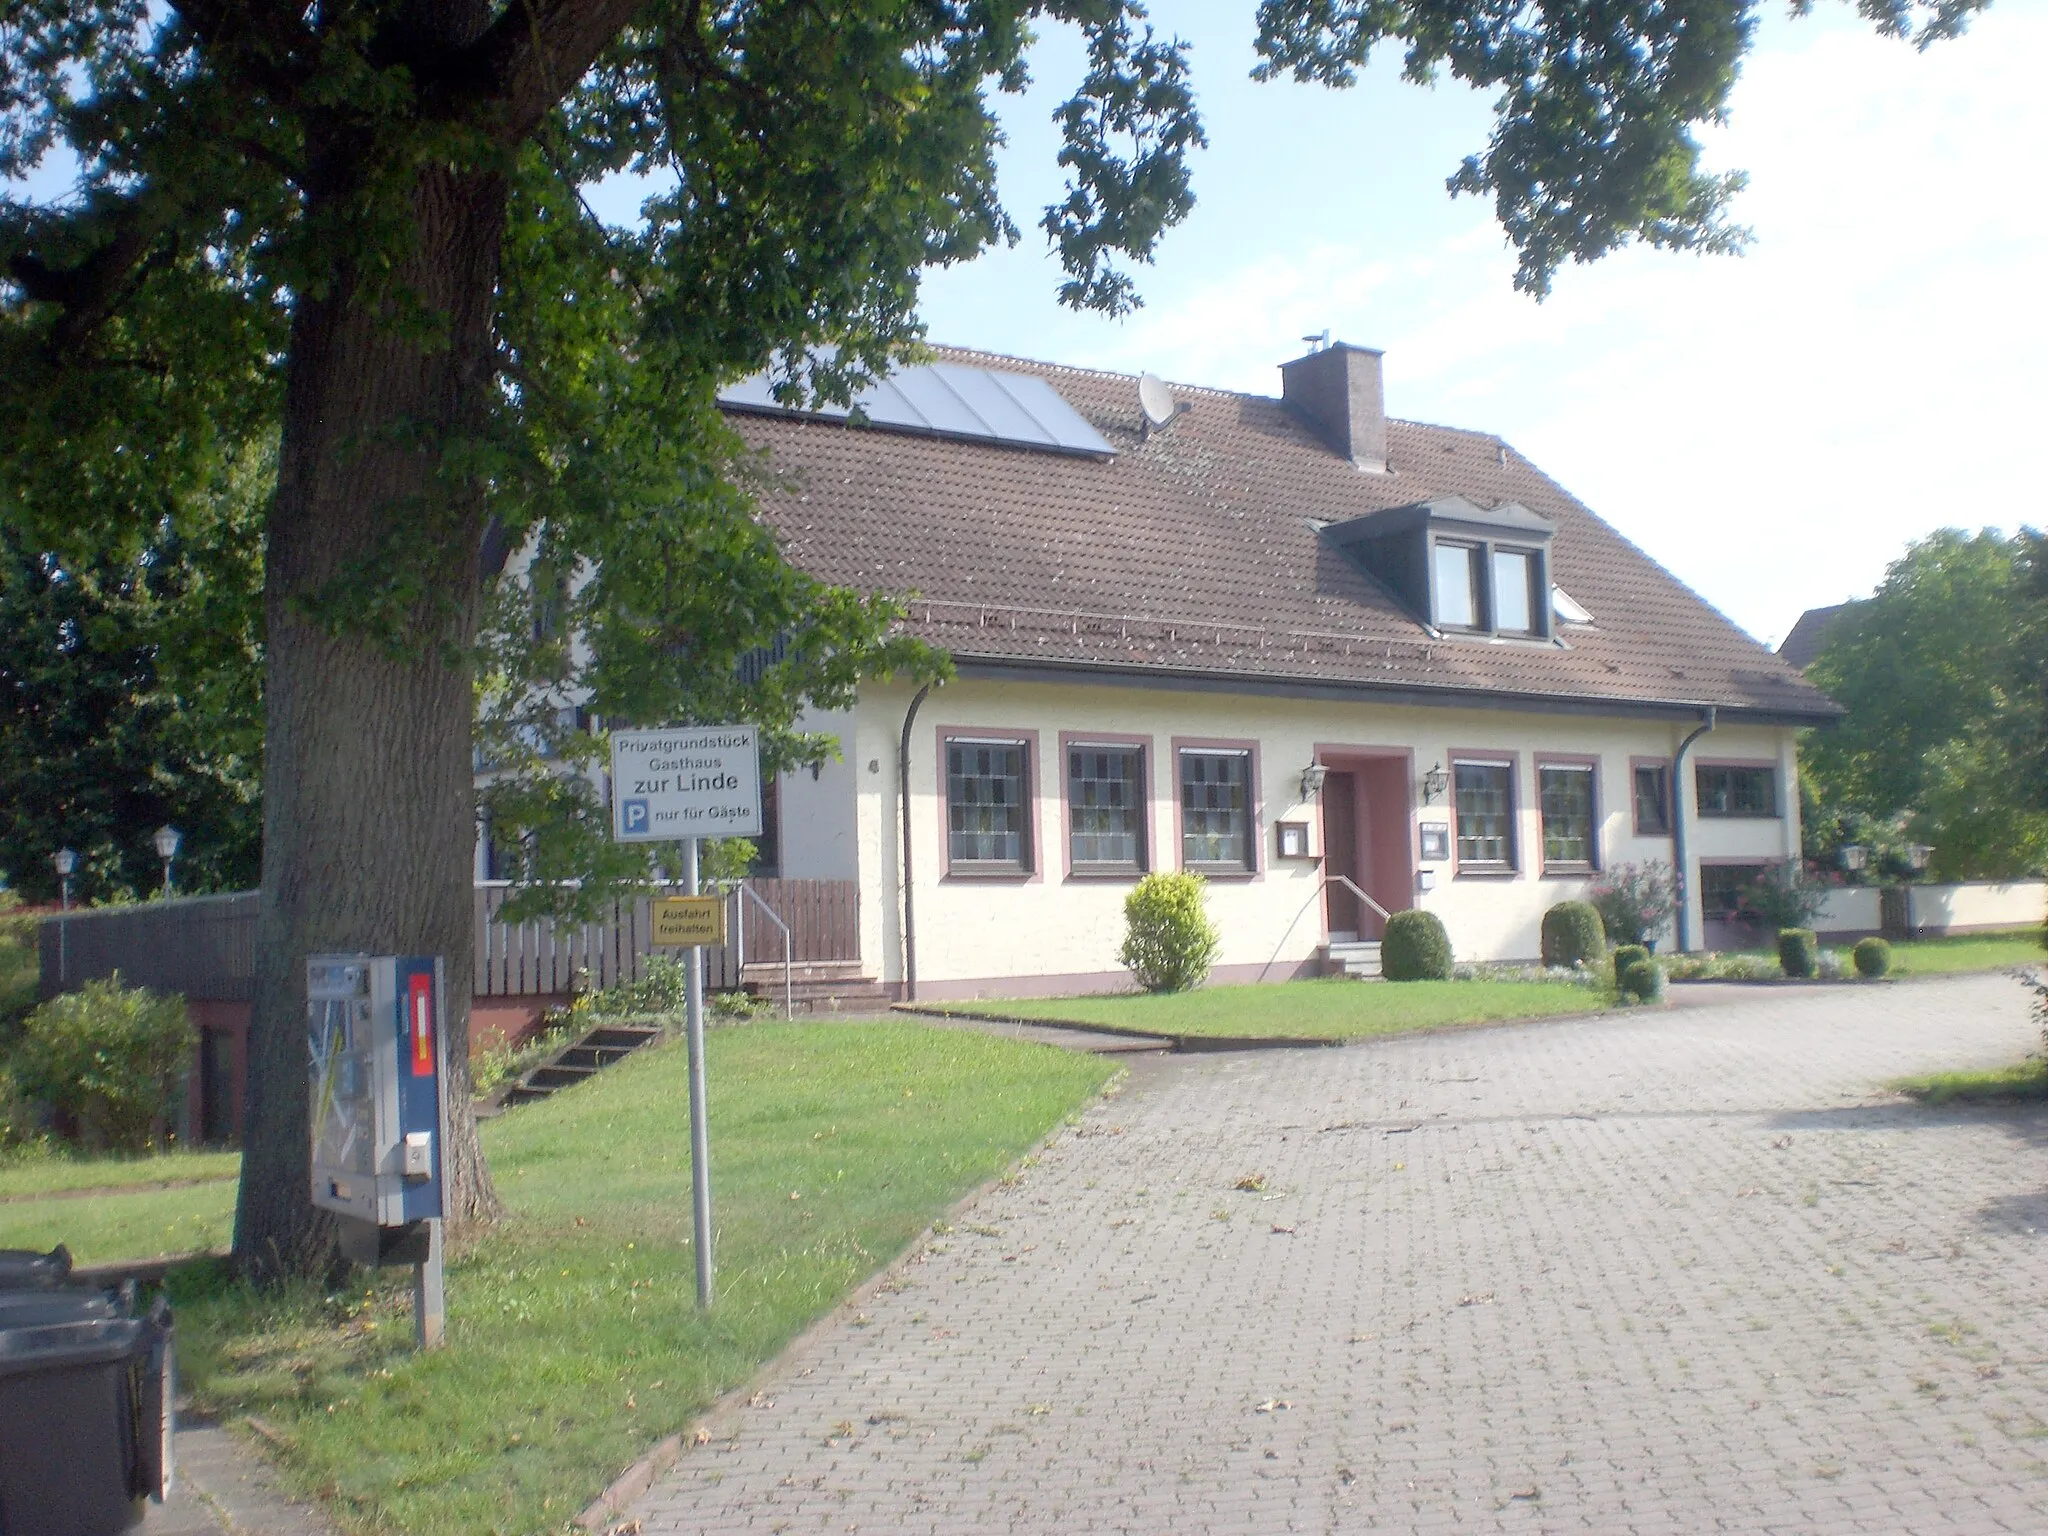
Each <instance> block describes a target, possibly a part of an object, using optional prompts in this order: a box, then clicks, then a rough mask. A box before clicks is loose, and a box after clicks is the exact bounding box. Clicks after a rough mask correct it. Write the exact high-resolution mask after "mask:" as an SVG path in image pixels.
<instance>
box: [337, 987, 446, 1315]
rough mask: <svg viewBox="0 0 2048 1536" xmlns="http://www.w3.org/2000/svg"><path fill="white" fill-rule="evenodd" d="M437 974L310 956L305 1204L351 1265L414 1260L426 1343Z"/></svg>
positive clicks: (440, 1121) (434, 1275) (435, 1148)
mask: <svg viewBox="0 0 2048 1536" xmlns="http://www.w3.org/2000/svg"><path fill="white" fill-rule="evenodd" d="M443 979H444V978H443V973H442V964H441V961H440V960H439V959H438V958H436V957H434V956H428V955H312V956H309V957H307V960H306V1045H307V1050H308V1055H309V1066H310V1076H309V1080H308V1085H309V1089H310V1092H311V1095H312V1099H311V1104H310V1109H311V1126H312V1136H313V1190H312V1194H313V1203H314V1204H315V1205H317V1206H319V1207H321V1208H322V1209H324V1210H329V1211H332V1212H334V1214H335V1218H336V1223H337V1226H338V1229H339V1233H340V1239H341V1251H342V1252H343V1253H344V1254H346V1255H347V1256H348V1257H349V1258H351V1259H353V1260H355V1261H356V1262H357V1263H359V1264H370V1265H376V1264H411V1265H414V1266H416V1268H417V1270H418V1273H417V1275H416V1280H415V1287H414V1292H415V1300H416V1302H417V1307H418V1317H417V1321H418V1333H419V1338H420V1343H421V1344H422V1345H427V1344H433V1343H437V1342H439V1339H440V1332H441V1216H442V1193H441V1192H442V1149H443V1143H444V1141H445V1135H446V1130H447V1117H446V1114H445V1112H444V1106H443V1102H442V1095H441V1085H442V1081H443V1078H444V1075H445V1074H444V1072H443V1066H444V1061H443V1054H442V1051H443V1048H442V1037H443V1025H444V1022H445V1020H444V1013H445V1004H444V1001H443Z"/></svg>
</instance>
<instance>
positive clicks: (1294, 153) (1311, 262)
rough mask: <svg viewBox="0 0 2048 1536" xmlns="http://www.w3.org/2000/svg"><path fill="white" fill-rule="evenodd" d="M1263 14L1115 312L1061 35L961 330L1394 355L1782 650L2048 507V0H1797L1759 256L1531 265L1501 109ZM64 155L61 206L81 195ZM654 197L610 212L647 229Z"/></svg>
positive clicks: (1237, 357)
mask: <svg viewBox="0 0 2048 1536" xmlns="http://www.w3.org/2000/svg"><path fill="white" fill-rule="evenodd" d="M1254 10H1255V6H1254V5H1253V3H1252V0H1154V12H1155V21H1156V23H1157V24H1158V26H1159V27H1160V28H1161V30H1164V31H1174V32H1178V34H1179V35H1181V36H1183V37H1185V38H1186V39H1187V40H1188V41H1189V42H1190V43H1191V44H1192V45H1193V63H1194V72H1195V83H1196V88H1197V91H1198V94H1199V97H1200V105H1201V109H1202V112H1203V115H1204V119H1205V122H1206V125H1207V128H1208V132H1209V138H1210V148H1209V149H1208V150H1207V151H1206V152H1203V153H1201V154H1199V155H1198V156H1197V157H1196V162H1195V191H1196V195H1197V197H1198V199H1199V203H1198V205H1197V207H1196V209H1195V211H1194V214H1193V215H1192V216H1191V217H1190V218H1189V219H1188V220H1187V221H1186V222H1185V223H1184V224H1182V225H1181V226H1179V227H1178V228H1176V229H1174V230H1172V231H1170V232H1169V233H1168V235H1167V237H1166V239H1165V242H1164V244H1163V245H1162V247H1161V249H1160V251H1159V254H1158V259H1157V261H1156V263H1155V264H1154V265H1152V266H1150V267H1146V268H1143V269H1141V270H1140V271H1139V273H1138V274H1137V275H1138V278H1139V283H1140V290H1141V292H1142V294H1143V296H1144V299H1145V306H1144V308H1143V309H1141V310H1140V311H1138V312H1137V313H1136V314H1135V315H1133V316H1130V317H1128V318H1125V319H1122V320H1110V319H1105V318H1103V317H1100V316H1095V315H1076V314H1073V313H1071V312H1070V311H1067V310H1065V309H1062V308H1061V307H1060V306H1059V304H1058V303H1057V301H1056V299H1055V292H1056V289H1057V287H1058V284H1059V280H1060V273H1059V271H1058V267H1057V264H1056V263H1055V262H1054V260H1053V259H1052V257H1051V255H1050V254H1049V253H1048V251H1047V249H1046V244H1045V239H1044V236H1043V235H1042V234H1041V233H1040V232H1039V231H1038V229H1037V223H1036V221H1037V218H1038V214H1039V212H1040V210H1041V209H1042V208H1043V207H1044V205H1045V204H1047V203H1048V202H1053V201H1056V200H1057V199H1058V198H1059V196H1060V193H1061V175H1060V171H1059V169H1058V166H1057V163H1056V158H1055V157H1056V155H1057V152H1058V139H1057V133H1056V131H1055V129H1054V128H1053V126H1052V122H1051V115H1052V112H1053V109H1054V108H1055V107H1056V106H1057V105H1058V104H1059V103H1060V102H1061V101H1062V100H1064V99H1065V97H1066V96H1067V95H1068V94H1069V92H1070V91H1071V88H1072V84H1073V82H1075V81H1076V80H1078V79H1079V78H1080V76H1081V73H1082V50H1081V46H1080V43H1079V39H1078V37H1077V35H1076V34H1074V33H1073V32H1072V31H1071V30H1069V29H1057V28H1055V29H1051V30H1049V31H1048V32H1047V34H1046V35H1045V36H1044V38H1043V39H1042V40H1041V42H1040V44H1039V46H1038V47H1037V48H1036V50H1035V51H1034V53H1033V58H1032V67H1033V73H1034V75H1035V77H1036V84H1035V85H1034V86H1033V88H1032V90H1031V91H1029V92H1028V93H1026V94H1025V95H1023V96H1020V97H1000V98H998V107H999V111H1000V113H1001V116H1002V119H1003V124H1004V128H1005V131H1006V132H1007V133H1008V135H1009V138H1010V143H1009V146H1008V147H1007V149H1006V150H1005V151H1004V152H1003V154H1002V157H1001V160H1000V178H1001V191H1002V196H1003V199H1004V202H1005V203H1006V205H1007V206H1008V207H1009V208H1010V210H1011V213H1012V216H1013V218H1014V219H1015V221H1016V223H1017V225H1018V226H1019V228H1020V229H1021V230H1023V231H1024V235H1023V238H1022V239H1021V241H1020V242H1019V243H1018V244H1017V245H1016V246H1014V247H1011V248H1008V249H1003V250H997V251H993V252H990V253H988V254H985V255H983V256H982V257H980V258H979V259H977V260H975V261H973V262H971V263H968V264H966V265H963V266H959V267H955V268H950V269H947V270H943V271H936V272H933V273H930V274H928V275H927V277H926V280H925V284H924V290H923V297H922V303H921V311H922V315H923V318H924V320H925V322H926V324H927V328H928V333H929V335H930V338H931V339H932V340H933V341H936V342H942V343H948V344H952V345H958V346H968V347H979V348H985V349H987V350H990V351H994V352H1004V353H1011V354H1014V355H1018V356H1024V357H1032V358H1038V359H1041V360H1045V361H1050V362H1059V363H1069V364H1077V365H1081V366H1089V367H1101V368H1111V369H1118V370H1124V371H1129V372H1152V373H1157V374H1159V375H1161V376H1162V377H1164V378H1166V379H1168V380H1171V381H1176V382H1182V383H1189V384H1202V385H1211V386H1219V387H1223V388H1235V389H1244V390H1252V391H1257V392H1260V393H1265V394H1278V393H1279V373H1278V369H1279V365H1280V364H1281V363H1282V362H1285V361H1286V360H1288V359H1289V358H1291V357H1294V356H1296V355H1298V354H1299V353H1300V352H1301V351H1302V350H1304V348H1303V343H1302V340H1301V338H1303V337H1304V336H1308V335H1314V334H1320V333H1321V332H1323V331H1324V330H1326V329H1327V330H1328V331H1329V332H1330V334H1331V336H1332V337H1333V338H1335V339H1337V340H1340V341H1349V342H1355V343H1359V344H1362V345H1366V346H1373V347H1380V348H1383V349H1384V350H1385V352H1386V363H1385V367H1386V387H1387V405H1388V410H1389V412H1390V414H1392V415H1394V416H1397V417H1401V418H1405V419H1407V420H1411V421H1427V422H1439V423H1443V424H1446V425H1450V426H1457V427H1466V428H1471V429H1474V430H1478V431H1486V432H1494V433H1498V434H1499V435H1500V436H1501V437H1503V438H1505V439H1507V440H1508V441H1509V442H1510V443H1512V444H1513V445H1514V446H1515V447H1516V448H1517V449H1518V450H1520V451H1521V452H1522V453H1524V454H1525V455H1527V456H1528V457H1529V458H1530V459H1532V460H1534V461H1535V462H1536V463H1537V464H1538V465H1539V466H1540V467H1541V468H1543V469H1544V470H1545V471H1547V472H1548V473H1549V474H1550V475H1551V476H1552V477H1553V478H1555V479H1556V480H1558V481H1560V482H1561V483H1562V484H1564V485H1565V486H1566V487H1567V488H1569V489H1570V490H1571V491H1573V492H1574V493H1575V494H1576V495H1577V496H1578V497H1579V498H1580V499H1581V500H1582V501H1584V502H1585V503H1586V504H1587V505H1589V506H1591V507H1592V508H1593V510H1594V511H1596V512H1597V513H1599V514H1600V515H1601V516H1603V517H1605V518H1606V519H1607V520H1608V521H1609V522H1610V523H1612V524H1614V525H1615V526H1616V527H1617V528H1619V529H1620V530H1621V531H1622V532H1623V533H1624V534H1626V535H1627V536H1628V537H1629V538H1631V539H1633V540H1634V541H1635V542H1636V543H1637V544H1639V545H1640V546H1642V547H1643V548H1644V549H1645V550H1647V551H1648V552H1649V553H1650V554H1651V555H1653V556H1655V557H1656V558H1657V559H1658V560H1660V561H1662V562H1663V564H1664V565H1665V566H1667V567H1668V568H1669V569H1670V570H1672V571H1673V572H1674V573H1676V574H1677V575H1678V576H1679V577H1680V578H1681V579H1682V580H1684V581H1686V582H1688V583H1689V584H1690V585H1691V586H1692V587H1693V588H1694V589H1695V590H1697V591H1698V592H1699V593H1701V595H1703V596H1704V597H1706V598H1707V599H1708V601H1710V602H1712V603H1713V604H1714V605H1715V606H1716V607H1718V608H1719V609H1720V610H1721V611H1722V612H1723V613H1725V614H1727V615H1728V616H1729V617H1730V618H1732V619H1734V620H1735V621H1736V622H1737V623H1738V624H1741V625H1742V626H1743V627H1744V628H1745V629H1747V630H1749V631H1750V633H1752V634H1753V635H1755V636H1756V637H1757V638H1758V639H1760V640H1763V641H1765V642H1766V643H1767V644H1776V643H1777V641H1778V640H1780V639H1782V638H1783V636H1784V634H1785V632H1786V631H1787V630H1789V629H1790V628H1791V626H1792V624H1793V623H1794V621H1795V620H1797V618H1798V617H1799V615H1800V613H1801V612H1803V611H1804V610H1805V609H1807V608H1809V607H1818V606H1821V605H1824V604H1829V603H1837V602H1841V601H1842V600H1844V599H1845V598H1850V597H1856V596H1861V595H1864V594H1867V593H1868V592H1869V591H1870V590H1871V589H1872V588H1873V587H1874V586H1875V585H1876V584H1877V583H1878V582H1879V581H1880V580H1882V579H1883V576H1884V572H1885V567H1886V566H1887V565H1888V564H1889V563H1890V562H1891V561H1893V560H1895V559H1897V558H1898V556H1899V555H1900V554H1902V553H1903V552H1904V550H1905V549H1906V547H1907V545H1908V544H1909V543H1910V542H1911V541H1913V540H1914V539H1917V538H1920V537H1923V536H1924V535H1926V534H1928V533H1930V532H1932V531H1933V530H1935V529H1937V528H1941V527H1950V526H1956V527H1964V528H1971V529H1974V528H1979V527H1998V528H2001V529H2004V530H2006V531H2010V530H2012V529H2013V528H2016V527H2017V526H2019V525H2021V524H2023V523H2025V524H2031V525H2033V526H2037V527H2038V526H2042V525H2044V524H2048V507H2044V505H2043V499H2042V497H2041V494H2040V492H2039V490H2038V488H2037V468H2036V461H2037V460H2038V459H2039V458H2040V457H2041V452H2042V448H2043V445H2044V443H2048V433H2044V431H2043V428H2042V419H2043V417H2044V416H2048V363H2044V359H2048V296H2044V287H2048V285H2044V283H2043V280H2042V274H2043V273H2044V272H2048V197H2044V196H2043V195H2042V190H2043V186H2044V175H2043V170H2042V166H2041V163H2040V161H2041V157H2042V155H2043V152H2044V148H2048V90H2043V89H2042V82H2043V81H2044V80H2048V5H2044V4H2042V3H2041V0H1996V3H1995V4H1993V6H1992V8H1991V9H1990V10H1989V11H1988V12H1987V13H1985V14H1984V15H1982V16H1980V17H1978V18H1977V19H1976V20H1975V21H1974V23H1973V24H1972V26H1971V29H1970V31H1969V33H1968V34H1967V35H1966V36H1964V37H1963V38H1962V39H1960V40H1958V41H1954V42H1947V43H1942V44H1939V45H1937V46H1935V47H1934V48H1932V49H1929V50H1928V51H1926V52H1924V53H1922V52H1919V51H1916V50H1915V49H1914V48H1913V47H1911V46H1910V45H1908V44H1905V43H1901V42H1899V41H1897V40H1896V39H1889V38H1882V37H1879V36H1877V35H1876V33H1875V32H1874V31H1872V30H1871V28H1870V27H1869V26H1868V25H1867V24H1866V23H1863V22H1861V21H1859V20H1858V19H1857V17H1856V16H1855V15H1854V13H1853V11H1852V9H1851V7H1850V6H1849V5H1848V4H1847V3H1846V0H1819V3H1818V5H1817V6H1816V9H1815V14H1814V15H1812V16H1809V17H1806V18H1803V19H1797V20H1795V19H1792V18H1791V17H1789V16H1788V15H1786V14H1785V6H1784V4H1783V3H1782V0H1767V11H1766V16H1765V20H1764V23H1763V26H1762V28H1761V30H1760V35H1759V40H1758V46H1757V48H1756V50H1755V51H1754V52H1753V53H1752V54H1751V56H1750V57H1749V59H1748V61H1747V63H1746V65H1745V67H1744V71H1743V77H1742V80H1741V82H1740V84H1739V85H1738V87H1737V89H1736V92H1735V97H1734V101H1733V103H1732V109H1731V115H1730V122H1729V123H1728V125H1727V126H1726V127H1725V128H1716V129H1712V130H1709V131H1708V132H1707V133H1706V134H1705V135H1704V138H1705V142H1706V145H1707V150H1708V156H1709V166H1710V168H1712V169H1717V170H1730V169H1741V170H1745V171H1747V172H1748V173H1749V176H1750V184H1749V187H1748V190H1747V191H1746V192H1744V193H1743V194H1742V195H1741V197H1740V198H1739V199H1738V200H1737V202H1736V205H1735V208H1734V217H1735V220H1736V221H1737V222H1739V223H1742V224H1745V225H1748V226H1749V227H1751V228H1752V229H1753V230H1754V232H1755V236H1756V239H1755V243H1754V245H1753V246H1752V247H1751V248H1750V249H1749V251H1748V252H1747V253H1746V254H1745V255H1743V256H1741V257H1739V258H1733V257H1699V256H1693V255H1688V254H1682V253H1668V252H1659V251H1652V250H1647V249H1632V250H1627V251H1623V252H1622V253H1620V254H1618V255H1615V256H1610V257H1608V258H1606V259H1605V260H1602V261H1600V262H1597V263H1594V264H1592V265H1590V266H1583V267H1571V268H1567V269H1566V270H1564V271H1563V272H1562V273H1560V274H1559V276H1558V278H1557V282H1556V286H1555V289H1554V291H1553V293H1552V296H1551V297H1550V298H1549V300H1548V301H1547V302H1545V303H1542V304H1538V303H1536V302H1535V301H1534V300H1532V299H1530V298H1528V297H1526V296H1524V295H1521V294H1517V293H1516V292H1515V291H1514V290H1513V288H1512V286H1511V281H1510V280H1511V277H1512V274H1513V270H1514V259H1513V257H1512V255H1511V253H1510V252H1509V251H1508V249H1507V246H1506V243H1505V241H1504V240H1503V239H1502V237H1501V235H1500V232H1499V230H1498V228H1497V227H1496V226H1495V224H1494V223H1493V220H1492V216H1491V209H1490V205H1489V204H1488V203H1486V202H1485V201H1483V200H1479V199H1473V198H1461V199H1457V200H1455V201H1454V200H1453V199H1451V198H1450V197H1449V196H1448V195H1447V193H1446V192H1445V190H1444V179H1445V177H1447V176H1448V175H1449V174H1450V173H1451V172H1452V171H1453V170H1455V169H1456V167H1457V165H1458V163H1459V161H1460V160H1461V159H1462V158H1463V157H1464V155H1466V154H1467V153H1469V152H1471V151H1473V150H1476V149H1479V148H1481V147H1482V146H1483V145H1484V142H1485V138H1486V134H1487V130H1488V126H1489V122H1490V113H1489V111H1488V102H1487V99H1486V98H1484V97H1482V96H1480V95H1478V94H1475V93H1473V92H1470V91H1467V90H1465V89H1463V88H1462V87H1458V86H1456V85H1454V84H1446V85H1441V86H1438V87H1436V88H1433V89H1425V88H1421V87H1416V86H1412V85H1408V84H1406V83H1405V82H1403V81H1401V80H1400V79H1399V77H1398V60H1397V59H1396V58H1394V57H1393V56H1391V55H1389V56H1388V57H1386V58H1384V59H1380V60H1378V61H1376V62H1375V63H1374V64H1373V66H1372V68H1371V69H1370V70H1369V71H1368V72H1367V73H1366V74H1365V75H1364V77H1363V78H1362V79H1361V81H1360V83H1359V85H1358V86H1357V87H1356V88H1355V89H1353V90H1349V91H1331V90H1327V89H1325V88H1323V87H1320V86H1297V85H1293V84H1291V83H1276V84H1272V85H1259V84H1255V83H1253V82H1252V81H1250V80H1249V79H1248V78H1247V73H1248V71H1249V70H1250V68H1251V66H1252V63H1253V62H1254V59H1253V54H1252V48H1251V42H1252V36H1253V20H1252V18H1253V12H1254ZM68 179H69V178H68V176H67V175H66V174H65V173H64V170H63V168H62V167H61V166H56V165H51V166H48V167H46V168H45V170H44V172H43V174H41V175H39V176H38V177H36V178H34V180H33V181H32V182H31V183H30V190H31V195H37V196H56V195H61V193H62V192H63V190H64V189H65V187H66V186H68ZM645 190H646V189H645V187H644V186H641V185H638V184H635V183H633V182H632V181H631V180H630V179H629V178H619V179H618V180H616V181H615V182H613V183H612V184H610V185H608V186H606V187H604V188H601V189H599V190H598V191H597V192H596V194H595V200H596V203H597V206H598V207H599V209H600V211H601V213H602V214H603V215H604V216H605V217H606V218H608V219H611V220H615V221H617V222H621V223H630V222H633V221H635V220H637V218H638V205H639V199H640V197H641V196H642V195H644V192H645Z"/></svg>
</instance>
